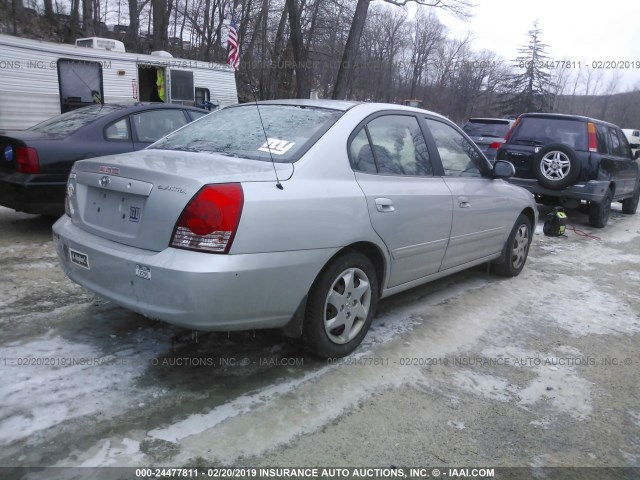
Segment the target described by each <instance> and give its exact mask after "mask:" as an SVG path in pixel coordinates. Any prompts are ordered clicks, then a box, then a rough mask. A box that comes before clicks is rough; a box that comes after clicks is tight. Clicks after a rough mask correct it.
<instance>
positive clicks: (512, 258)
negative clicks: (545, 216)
mask: <svg viewBox="0 0 640 480" xmlns="http://www.w3.org/2000/svg"><path fill="white" fill-rule="evenodd" d="M532 239H533V237H532V234H531V220H529V217H527V216H526V215H525V214H520V216H519V217H518V219H517V220H516V223H515V224H514V225H513V229H512V230H511V233H510V234H509V238H508V239H507V243H506V244H505V246H504V250H503V252H502V256H501V257H500V258H499V259H498V260H497V261H496V262H495V263H494V271H495V272H496V273H497V274H498V275H502V276H503V277H515V276H516V275H519V274H520V272H521V271H522V269H523V268H524V264H525V262H526V261H527V255H529V245H531V240H532Z"/></svg>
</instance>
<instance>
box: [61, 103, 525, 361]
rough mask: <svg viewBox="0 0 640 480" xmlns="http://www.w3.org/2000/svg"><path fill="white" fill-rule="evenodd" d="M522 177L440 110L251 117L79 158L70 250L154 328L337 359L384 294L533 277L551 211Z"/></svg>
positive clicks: (243, 108) (83, 276)
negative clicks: (301, 347)
mask: <svg viewBox="0 0 640 480" xmlns="http://www.w3.org/2000/svg"><path fill="white" fill-rule="evenodd" d="M513 172H514V168H513V166H512V165H511V164H510V163H508V162H504V161H497V162H495V164H494V165H491V164H490V163H489V162H488V161H487V160H486V158H485V157H484V156H483V155H482V154H481V153H480V152H479V150H478V148H477V147H476V146H475V145H474V144H473V142H471V141H470V140H469V138H468V137H467V136H466V135H465V134H464V133H463V132H462V131H461V130H460V129H459V128H458V127H456V126H455V125H454V124H453V123H451V122H450V121H448V120H447V119H445V118H444V117H442V116H440V115H437V114H435V113H431V112H428V111H425V110H421V109H417V108H411V107H403V106H398V105H385V104H368V103H351V102H342V101H313V100H311V101H309V100H307V101H304V100H295V101H294V100H289V101H287V100H283V101H271V102H261V103H259V104H244V105H238V106H234V107H229V108H225V109H223V110H220V111H218V112H215V113H213V114H210V115H208V116H206V117H204V118H202V119H200V120H198V121H196V122H194V123H193V124H190V125H187V126H185V127H184V128H182V129H180V130H178V131H176V132H174V133H173V134H170V135H169V136H167V137H165V138H164V139H161V140H160V141H158V142H156V143H155V144H153V145H151V146H150V147H149V148H147V149H145V150H143V151H140V152H134V153H128V154H123V155H116V156H111V157H103V158H95V159H90V160H83V161H79V162H77V163H76V164H75V167H74V169H73V171H72V172H71V175H70V177H69V182H68V186H67V199H66V210H67V213H66V215H64V216H63V217H62V218H60V220H58V222H56V224H55V225H54V227H53V230H54V239H55V240H56V243H57V252H58V255H59V257H60V262H61V265H62V268H63V269H64V271H65V273H66V274H67V275H68V276H69V277H70V278H71V279H72V280H74V281H76V282H77V283H79V284H81V285H83V286H85V287H86V288H88V289H90V290H92V291H94V292H96V293H98V294H99V295H101V296H103V297H105V298H107V299H110V300H112V301H113V302H115V303H117V304H119V305H122V306H124V307H126V308H128V309H131V310H133V311H136V312H138V313H140V314H142V315H145V316H147V317H151V318H155V319H160V320H164V321H166V322H169V323H172V324H175V325H181V326H184V327H188V328H194V329H201V330H218V331H221V330H222V331H223V330H242V329H256V328H284V329H285V332H287V333H288V334H289V335H294V336H302V337H303V339H304V341H305V342H306V345H307V346H308V347H309V349H310V350H312V351H313V352H315V353H316V354H318V355H321V356H326V357H338V356H344V355H347V354H349V353H350V352H351V351H353V350H354V349H355V348H356V347H357V346H358V344H359V343H360V342H361V341H362V339H363V337H364V336H365V334H366V332H367V330H368V329H369V325H370V324H371V321H372V318H373V315H374V312H375V308H376V304H377V302H378V300H379V299H380V298H383V297H387V296H389V295H392V294H394V293H398V292H401V291H403V290H407V289H409V288H411V287H414V286H416V285H420V284H423V283H425V282H428V281H430V280H434V279H436V278H439V277H442V276H445V275H449V274H451V273H454V272H457V271H460V270H463V269H466V268H469V267H472V266H474V265H478V264H481V263H486V262H491V263H492V264H493V265H494V267H495V271H496V272H497V273H499V274H502V275H506V276H515V275H518V274H519V273H520V271H521V270H522V268H523V266H524V264H525V261H526V258H527V253H528V250H529V244H530V242H531V239H532V232H533V226H534V225H535V224H536V221H537V216H538V212H537V209H536V204H535V203H534V200H533V197H532V195H531V194H529V193H528V192H526V191H525V190H524V189H522V188H520V187H516V186H513V185H510V184H508V183H507V182H505V181H504V180H503V178H506V177H509V176H510V175H512V174H513Z"/></svg>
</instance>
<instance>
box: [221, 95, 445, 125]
mask: <svg viewBox="0 0 640 480" xmlns="http://www.w3.org/2000/svg"><path fill="white" fill-rule="evenodd" d="M257 104H258V105H292V106H301V107H316V108H328V109H333V110H340V111H343V112H346V111H348V110H351V109H352V108H355V107H366V108H367V109H369V110H371V112H372V113H373V111H375V110H376V109H380V110H400V111H405V112H414V113H421V114H428V115H431V116H434V117H438V118H442V119H444V120H447V121H449V122H450V120H449V119H448V118H446V117H445V116H443V115H441V114H439V113H437V112H433V111H430V110H425V109H424V108H418V107H409V106H406V105H398V104H396V103H380V102H359V101H355V100H353V101H352V100H325V99H280V100H261V101H258V102H257ZM244 105H255V103H254V102H249V103H243V104H239V105H231V108H232V107H235V106H244Z"/></svg>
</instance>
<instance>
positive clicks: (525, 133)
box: [509, 117, 587, 150]
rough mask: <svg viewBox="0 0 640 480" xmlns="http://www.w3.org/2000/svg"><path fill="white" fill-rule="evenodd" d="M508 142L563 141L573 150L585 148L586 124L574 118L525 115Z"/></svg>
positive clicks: (544, 142)
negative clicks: (564, 118)
mask: <svg viewBox="0 0 640 480" xmlns="http://www.w3.org/2000/svg"><path fill="white" fill-rule="evenodd" d="M509 142H510V143H517V144H521V145H535V146H542V145H548V144H549V143H564V144H565V145H568V146H570V147H571V148H573V149H574V150H586V149H587V125H586V123H584V122H580V121H576V120H562V119H555V118H532V117H525V118H522V119H521V120H520V125H518V128H517V129H516V130H515V131H514V132H513V134H512V135H511V138H510V139H509Z"/></svg>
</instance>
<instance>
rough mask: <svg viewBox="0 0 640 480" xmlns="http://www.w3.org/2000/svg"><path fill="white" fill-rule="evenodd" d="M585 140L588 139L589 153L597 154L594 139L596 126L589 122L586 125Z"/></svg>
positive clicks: (596, 140) (596, 143) (596, 141)
mask: <svg viewBox="0 0 640 480" xmlns="http://www.w3.org/2000/svg"><path fill="white" fill-rule="evenodd" d="M587 138H588V139H589V151H590V152H597V151H598V139H597V138H596V126H595V125H594V124H593V123H591V122H588V123H587Z"/></svg>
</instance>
